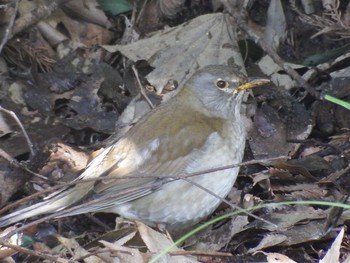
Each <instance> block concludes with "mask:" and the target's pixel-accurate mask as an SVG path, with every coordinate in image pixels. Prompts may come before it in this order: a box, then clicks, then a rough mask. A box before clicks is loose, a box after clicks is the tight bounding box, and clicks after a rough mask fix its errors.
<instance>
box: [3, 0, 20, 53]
mask: <svg viewBox="0 0 350 263" xmlns="http://www.w3.org/2000/svg"><path fill="white" fill-rule="evenodd" d="M18 2H19V0H15V8H14V10H13V14H12V16H11V19H10V22H9V24H8V26H7V28H6V30H5V33H4V35H3V38H2V41H1V44H0V54H1V52H2V49H3V48H4V46H5V44H6V43H7V40H8V39H9V36H10V32H11V29H12V27H13V25H14V23H15V19H16V15H17V12H18V6H19V5H18Z"/></svg>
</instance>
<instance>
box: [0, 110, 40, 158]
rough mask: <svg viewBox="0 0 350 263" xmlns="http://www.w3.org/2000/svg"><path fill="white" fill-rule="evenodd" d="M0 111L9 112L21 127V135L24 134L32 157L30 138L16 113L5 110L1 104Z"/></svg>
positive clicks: (32, 150)
mask: <svg viewBox="0 0 350 263" xmlns="http://www.w3.org/2000/svg"><path fill="white" fill-rule="evenodd" d="M0 111H3V112H5V113H7V114H9V115H10V116H11V117H12V118H13V119H14V120H15V121H16V123H17V125H18V126H19V127H20V128H21V131H22V133H23V135H24V137H25V139H26V141H27V144H28V147H29V152H30V157H33V156H34V149H33V148H34V147H33V143H32V141H31V140H30V138H29V136H28V134H27V132H26V130H25V129H24V127H23V125H22V123H21V121H20V120H19V119H18V117H17V115H16V114H15V113H14V112H13V111H10V110H7V109H5V108H3V107H1V106H0Z"/></svg>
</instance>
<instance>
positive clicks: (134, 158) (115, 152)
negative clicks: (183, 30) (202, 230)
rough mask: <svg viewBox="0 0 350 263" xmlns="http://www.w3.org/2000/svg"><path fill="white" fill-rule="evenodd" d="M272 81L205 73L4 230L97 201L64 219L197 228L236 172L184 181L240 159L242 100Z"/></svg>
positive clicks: (213, 68) (226, 70) (231, 72)
mask: <svg viewBox="0 0 350 263" xmlns="http://www.w3.org/2000/svg"><path fill="white" fill-rule="evenodd" d="M267 82H269V81H268V80H267V79H255V80H254V79H249V78H247V77H246V76H245V75H244V74H242V73H240V72H239V71H238V70H237V69H236V68H234V67H231V66H228V65H209V66H204V67H202V68H200V69H199V70H197V71H196V72H195V73H194V74H193V75H192V76H191V77H190V78H189V79H188V80H187V81H186V82H185V84H184V85H183V87H182V88H181V89H180V90H179V91H178V92H177V94H176V95H174V96H173V97H172V98H170V99H169V100H167V101H166V102H164V103H162V104H161V105H159V106H158V107H156V108H155V109H153V110H152V111H150V112H149V113H148V114H146V115H145V116H144V117H143V118H141V119H140V120H139V121H138V122H137V123H136V124H135V125H134V126H133V127H132V128H131V129H130V130H129V131H128V132H127V133H126V134H125V135H124V136H122V137H121V138H120V139H119V140H118V141H117V142H115V143H114V144H113V145H111V146H109V147H107V148H106V149H104V150H103V151H102V152H101V154H99V155H98V156H97V157H95V158H94V159H93V160H92V161H91V162H90V163H89V164H88V165H87V167H86V168H85V170H84V171H83V172H82V173H81V174H80V176H78V177H77V179H75V181H74V182H76V183H77V184H74V185H69V186H66V187H65V188H63V189H61V190H58V191H56V192H54V193H52V194H50V195H49V196H47V197H46V198H44V199H43V200H42V201H39V203H36V204H33V205H30V206H28V207H25V208H22V209H19V210H17V211H14V212H12V213H10V214H7V215H5V216H2V217H1V218H0V227H4V226H7V225H10V224H13V223H15V222H19V221H22V220H24V219H29V218H32V217H35V216H39V215H43V214H51V213H55V212H57V211H63V210H65V209H67V208H70V207H72V206H73V205H77V204H84V202H88V201H89V200H95V201H96V202H91V203H90V205H87V206H77V209H74V210H73V211H72V210H70V212H69V213H67V214H63V215H67V216H71V215H77V214H83V213H89V212H108V213H116V214H118V215H120V216H122V217H124V218H127V219H131V220H138V221H141V222H144V223H146V224H147V225H149V226H157V225H162V226H164V227H165V228H166V229H167V230H169V231H178V230H180V229H183V228H185V227H187V228H188V227H190V226H193V225H195V224H196V223H198V222H199V221H201V220H203V219H205V218H206V217H207V216H208V215H210V214H212V213H213V211H214V210H215V209H216V208H217V207H218V206H219V204H220V203H221V199H222V198H225V197H226V195H227V194H228V193H229V191H230V190H231V188H232V186H233V185H234V183H235V181H236V178H237V175H238V172H239V167H233V168H230V169H226V170H220V171H212V172H210V173H206V174H202V175H197V176H193V177H190V178H187V179H186V178H185V176H186V175H187V174H191V173H196V172H200V171H203V170H206V169H212V168H217V167H222V166H226V165H232V164H238V163H240V162H241V161H242V158H243V153H244V147H245V140H246V138H245V137H246V125H244V123H243V122H244V121H243V119H242V118H243V117H242V114H243V113H242V112H241V106H242V99H243V97H244V94H245V93H246V90H247V89H250V88H253V87H256V86H261V85H264V84H266V83H267ZM182 178H183V179H182ZM91 179H98V180H91Z"/></svg>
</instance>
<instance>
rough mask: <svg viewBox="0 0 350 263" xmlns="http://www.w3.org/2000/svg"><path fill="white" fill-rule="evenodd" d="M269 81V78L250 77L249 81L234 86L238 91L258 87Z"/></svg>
mask: <svg viewBox="0 0 350 263" xmlns="http://www.w3.org/2000/svg"><path fill="white" fill-rule="evenodd" d="M269 83H271V80H269V79H251V80H250V81H249V82H247V83H244V84H241V85H239V86H238V87H237V88H236V90H238V91H240V90H246V89H252V88H255V87H260V86H263V85H265V84H269Z"/></svg>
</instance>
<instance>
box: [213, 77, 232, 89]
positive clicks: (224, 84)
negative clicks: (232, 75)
mask: <svg viewBox="0 0 350 263" xmlns="http://www.w3.org/2000/svg"><path fill="white" fill-rule="evenodd" d="M215 86H216V87H217V88H219V89H226V88H228V87H229V86H230V83H229V82H228V81H226V80H223V79H218V80H216V82H215Z"/></svg>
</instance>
